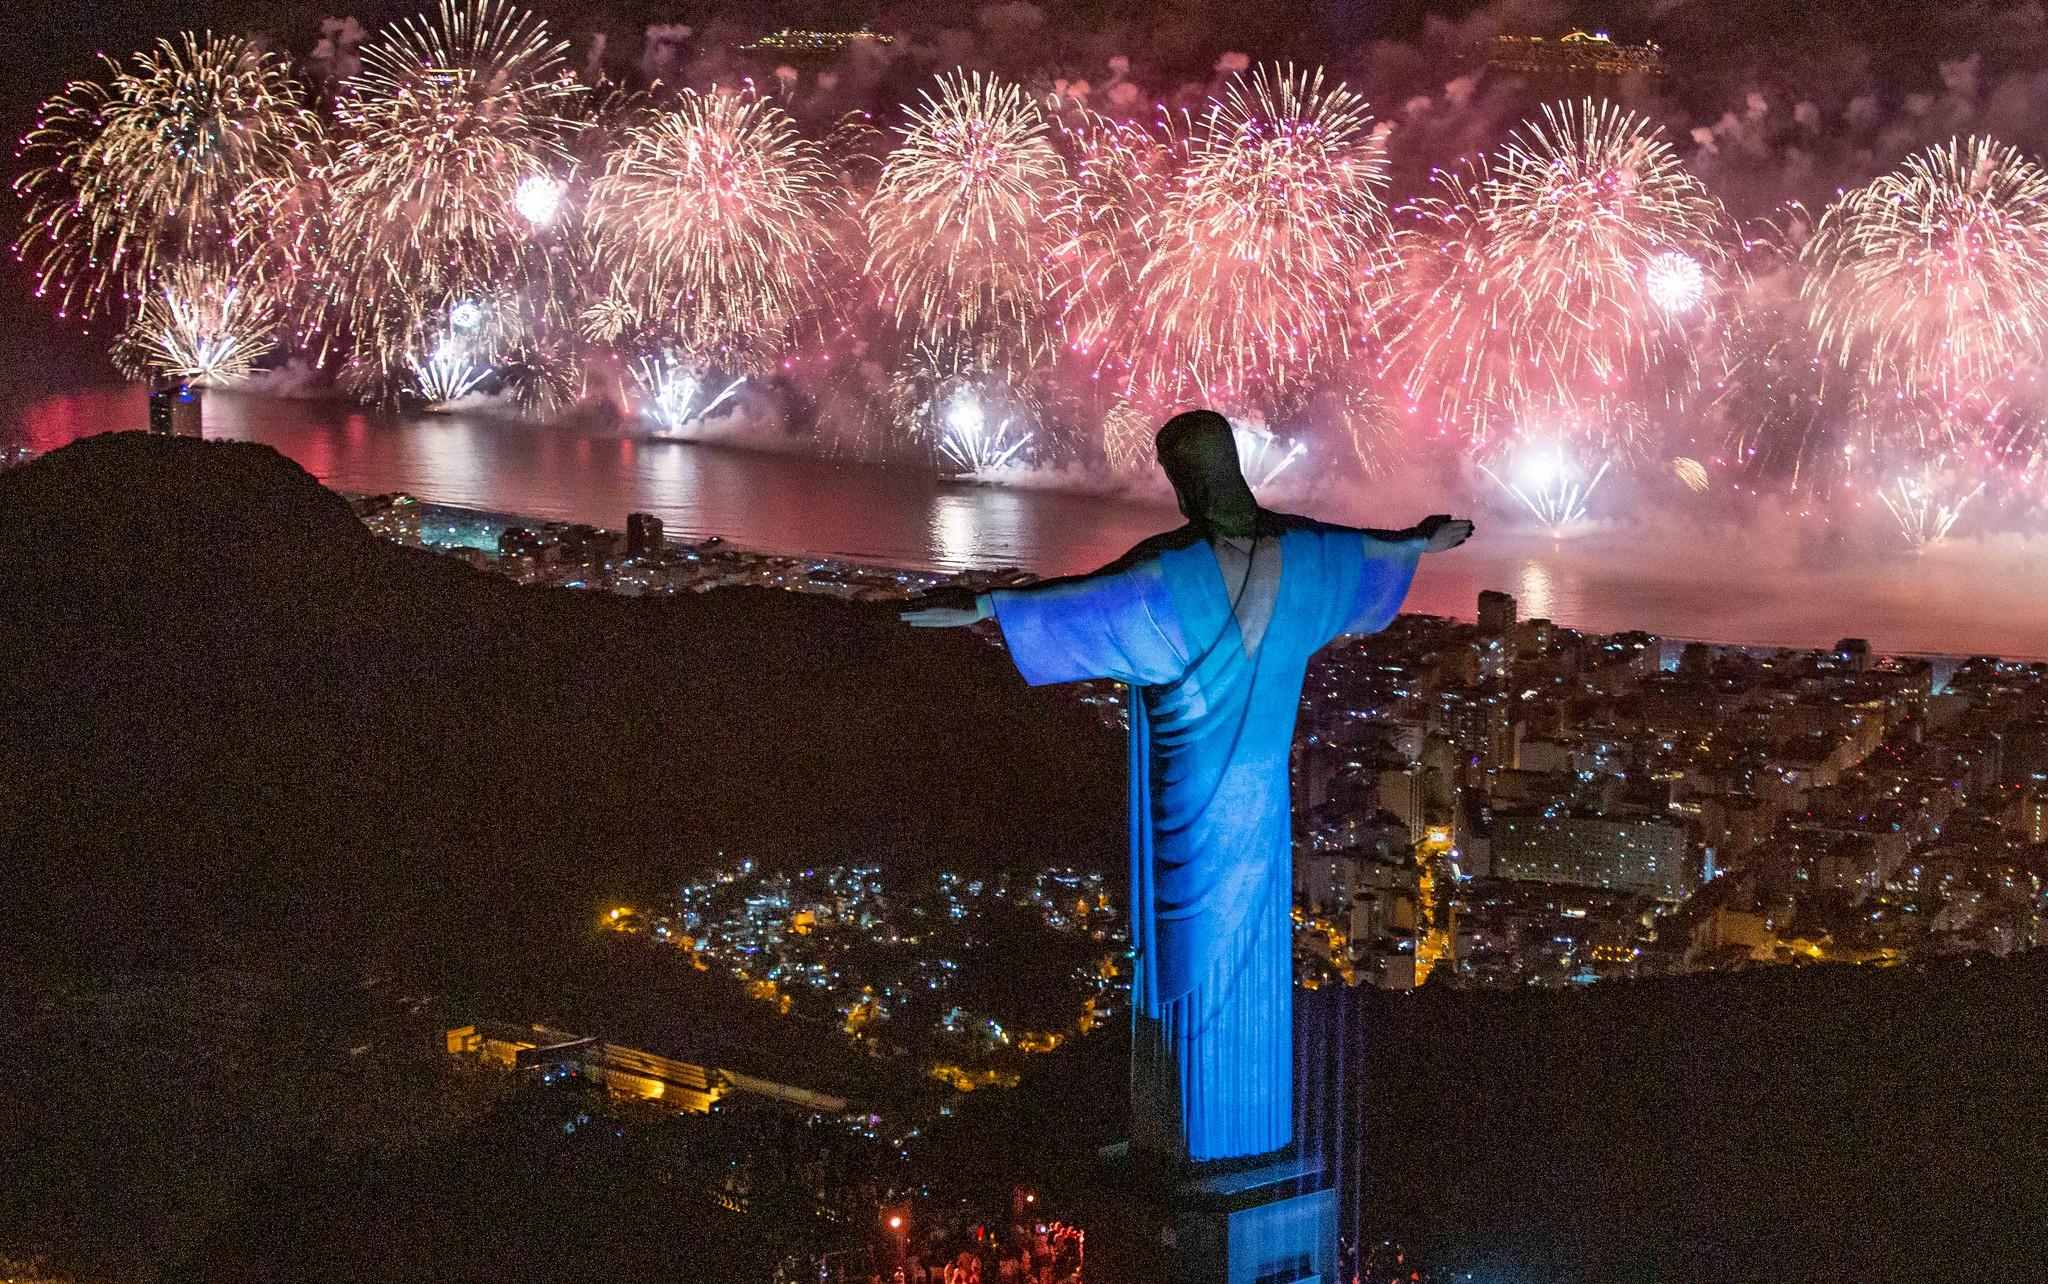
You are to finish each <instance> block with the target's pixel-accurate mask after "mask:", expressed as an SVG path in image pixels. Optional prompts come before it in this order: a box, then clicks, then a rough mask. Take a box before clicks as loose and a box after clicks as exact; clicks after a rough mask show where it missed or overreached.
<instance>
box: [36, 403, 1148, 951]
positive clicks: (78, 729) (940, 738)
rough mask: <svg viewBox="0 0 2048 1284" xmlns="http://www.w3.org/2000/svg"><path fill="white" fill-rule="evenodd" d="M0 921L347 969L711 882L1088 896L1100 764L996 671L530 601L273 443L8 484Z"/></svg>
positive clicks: (985, 663)
mask: <svg viewBox="0 0 2048 1284" xmlns="http://www.w3.org/2000/svg"><path fill="white" fill-rule="evenodd" d="M0 604H4V606H0V711H4V718H0V850H4V851H5V852H6V853H7V857H8V860H9V862H10V865H11V868H10V870H9V873H10V874H11V875H12V877H11V878H9V879H8V880H7V881H6V886H5V888H4V890H0V915H4V918H0V923H4V927H5V930H6V931H7V932H9V933H11V934H14V935H15V936H16V939H33V940H35V941H37V942H38V943H39V944H40V945H41V947H42V948H44V949H46V950H55V951H82V952H83V953H84V954H86V955H89V956H90V957H92V958H93V959H95V960H99V961H106V960H108V959H110V958H130V959H139V960H147V961H151V962H171V963H182V962H193V961H218V960H220V959H223V958H232V957H238V956H240V955H242V954H244V953H246V952H247V951H248V950H249V949H251V948H260V949H261V950H262V951H264V952H266V953H268V952H272V951H276V950H279V949H284V950H290V951H293V952H298V953H303V954H308V955H315V956H319V957H323V958H329V959H331V958H333V957H335V956H337V955H342V956H347V957H360V958H363V959H364V960H365V962H366V963H369V962H374V961H375V960H376V958H377V957H378V955H379V952H380V951H390V950H398V951H413V950H418V949H421V948H430V949H440V948H442V947H446V946H449V945H450V944H451V943H454V942H460V945H459V948H458V949H456V950H455V953H456V954H458V955H461V956H465V957H466V956H469V955H472V954H474V952H475V951H476V950H477V949H479V948H480V947H481V946H482V945H483V944H484V943H485V942H486V941H487V940H488V939H490V938H498V939H501V940H504V941H508V942H516V941H519V940H521V939H525V938H527V937H529V936H531V935H533V934H542V935H545V934H547V933H549V932H550V931H552V930H553V929H555V928H556V927H558V926H560V925H563V924H573V925H574V926H576V927H578V928H580V927H581V926H582V925H583V924H585V923H587V922H588V921H589V919H590V915H591V914H592V913H593V912H594V911H595V909H596V907H597V905H598V904H599V903H600V901H601V900H602V899H603V898H606V897H609V896H613V895H618V894H637V893H641V892H645V891H652V890H659V889H660V888H663V887H666V886H670V885H671V881H670V880H671V879H672V878H673V876H674V875H675V874H677V873H678V872H681V871H684V870H687V869H689V868H691V867H693V866H695V865H697V864H699V863H701V862H705V861H708V860H711V859H713V858H715V857H716V856H717V854H718V853H721V852H722V853H724V854H725V857H726V859H728V860H737V859H739V858H741V857H752V858H755V859H757V860H760V861H763V862H765V863H769V864H780V863H788V864H795V865H799V866H800V865H802V864H805V863H809V862H812V861H820V862H822V861H836V860H872V861H875V862H878V863H881V864H884V865H893V866H899V867H905V866H907V867H911V868H922V869H935V868H943V867H973V866H981V867H988V866H1006V865H1007V866H1024V865H1043V864H1046V863H1050V862H1071V863H1075V864H1080V865H1085V866H1090V867H1097V868H1101V867H1106V866H1107V864H1108V863H1109V861H1110V859H1111V857H1112V855H1113V851H1112V845H1113V844H1114V843H1115V842H1116V840H1117V837H1118V834H1119V831H1120V826H1119V825H1118V824H1117V816H1118V812H1119V810H1120V808H1121V794H1122V781H1121V763H1120V761H1119V759H1118V753H1117V747H1116V745H1115V743H1114V739H1113V737H1111V736H1109V735H1107V734H1105V733H1104V732H1103V731H1102V730H1101V729H1100V727H1099V726H1098V725H1096V724H1095V723H1094V722H1093V721H1092V719H1090V718H1089V717H1088V716H1087V715H1086V713H1085V711H1084V710H1082V709H1079V708H1077V707H1076V706H1075V705H1074V704H1073V703H1072V702H1070V701H1064V700H1061V699H1059V698H1057V697H1056V696H1049V695H1047V694H1046V693H1031V692H1029V691H1028V690H1027V689H1026V688H1025V687H1024V685H1023V684H1022V682H1021V681H1020V680H1018V679H1017V677H1016V676H1015V675H1014V673H1013V672H1011V671H1010V670H1009V667H1008V666H1007V665H1006V664H1005V663H1004V662H1003V661H1002V659H1001V657H1000V655H998V654H997V653H996V652H994V651H993V650H992V649H991V648H990V647H989V646H988V645H987V644H986V643H984V642H982V641H980V640H978V639H975V638H972V637H968V636H965V635H960V634H933V633H921V632H913V631H911V630H908V629H905V628H903V627H901V626H900V625H898V624H897V623H896V622H895V620H894V618H893V614H892V613H891V612H890V611H889V610H888V609H886V608H880V607H874V606H853V605H846V604H841V603H837V602H834V601H829V600H825V599H821V598H811V597H798V596H795V595H791V594H786V593H776V592H770V591H766V590H732V591H726V592H718V593H712V594H707V595H702V596H685V597H682V598H678V599H642V600H628V599H623V598H614V597H609V596H605V595H595V594H576V593H570V592H547V591H536V590H527V589H522V588H520V587H517V586H515V585H512V584H510V583H508V582H506V581H503V580H501V579H498V578H496V577H493V576H489V575H484V574H479V573H477V572H475V571H472V570H470V569H468V568H467V567H464V566H461V565H459V564H456V563H454V562H451V561H448V560H445V559H441V558H438V557H435V556H432V555H429V554H426V553H421V552H416V551H409V550H404V549H399V548H396V547H392V546H390V545H387V544H385V543H383V542H381V541H378V540H376V539H374V538H373V537H371V536H370V535H369V534H368V533H367V532H365V531H364V530H363V529H362V528H361V526H360V525H359V524H358V523H357V522H356V521H355V520H354V518H353V517H352V516H351V515H350V513H349V511H348V509H347V507H346V506H345V505H344V503H343V502H342V501H341V500H340V499H339V498H337V497H336V496H334V495H333V494H331V493H329V492H327V491H325V490H324V489H322V488H321V487H320V486H318V485H317V484H316V483H315V482H314V481H313V480H312V479H311V478H310V477H308V476H307V475H306V474H305V473H303V472H302V471H301V470H300V469H299V468H298V467H297V466H296V465H294V464H292V463H290V462H289V461H287V460H285V459H283V458H282V457H280V456H278V455H276V454H275V453H274V452H272V451H270V450H269V449H268V448H265V447H259V446H251V445H242V444H228V443H201V442H197V441H190V440H170V439H154V438H148V437H144V436H141V435H136V434H120V435H109V436H105V437H100V438H94V439H90V440H87V441H83V442H80V443H78V444H76V445H74V446H71V447H68V448H66V449H64V450H61V451H58V452H56V453H54V454H52V455H50V456H49V457H47V458H46V459H44V460H41V461H39V462H38V463H37V464H35V465H34V466H32V467H30V468H27V469H23V470H20V471H18V472H16V473H13V474H10V475H7V476H0Z"/></svg>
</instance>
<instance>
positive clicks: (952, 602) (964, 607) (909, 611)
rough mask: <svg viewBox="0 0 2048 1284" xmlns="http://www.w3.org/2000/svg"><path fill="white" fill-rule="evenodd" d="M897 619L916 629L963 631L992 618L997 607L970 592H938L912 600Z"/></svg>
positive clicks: (938, 590)
mask: <svg viewBox="0 0 2048 1284" xmlns="http://www.w3.org/2000/svg"><path fill="white" fill-rule="evenodd" d="M910 601H911V604H910V606H908V607H906V608H905V609H904V610H902V611H901V612H899V613H898V614H897V616H896V618H897V619H899V620H902V621H903V622H904V623H905V624H908V625H909V626H910V627H911V628H913V629H962V628H966V627H967V626H968V625H970V624H979V623H981V622H982V621H983V620H986V619H990V618H992V617H993V616H994V615H995V613H996V610H995V604H994V602H993V601H991V600H990V598H989V595H988V594H986V593H969V592H968V591H967V590H966V589H950V588H948V589H934V590H932V591H931V592H929V593H920V594H918V595H917V596H916V597H914V598H912V599H910Z"/></svg>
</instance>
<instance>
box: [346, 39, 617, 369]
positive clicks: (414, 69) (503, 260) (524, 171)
mask: <svg viewBox="0 0 2048 1284" xmlns="http://www.w3.org/2000/svg"><path fill="white" fill-rule="evenodd" d="M566 49H567V46H566V45H565V44H563V43H561V42H559V41H556V40H553V39H552V38H551V37H550V36H549V34H548V30H547V26H546V24H545V23H544V22H542V21H541V20H540V19H539V18H537V17H535V16H534V15H532V14H530V13H525V12H523V11H520V10H517V9H514V8H511V7H510V6H509V5H506V4H504V3H503V2H502V0H442V3H441V6H440V9H439V11H438V14H437V16H436V17H435V18H434V19H432V20H429V19H426V18H424V17H420V18H411V19H407V20H405V21H403V22H400V23H399V24H397V26H395V27H393V28H392V29H390V31H388V32H387V33H385V34H382V35H380V36H379V37H378V38H377V39H375V40H373V41H371V42H370V43H368V44H366V45H364V46H363V49H362V54H361V57H362V70H361V72H360V73H358V74H357V75H355V76H353V77H351V78H350V79H349V80H347V81H346V82H344V83H343V85H342V87H341V94H340V98H339V100H338V102H337V104H336V107H335V119H336V125H335V134H336V138H337V145H336V148H335V152H334V157H333V160H332V161H331V163H330V164H329V166H328V167H327V171H326V173H325V174H324V176H323V177H324V181H325V184H326V187H327V191H328V198H329V202H330V210H329V231H328V237H329V245H328V247H327V255H328V258H329V261H330V262H331V263H332V264H334V265H335V270H336V271H337V272H339V273H341V274H342V278H341V280H340V281H339V282H338V288H337V290H336V294H337V297H338V298H339V300H340V305H339V308H340V311H341V313H342V316H341V317H340V322H341V324H342V325H344V326H345V327H346V330H347V332H348V337H349V340H350V345H351V359H352V362H353V363H354V364H355V365H356V366H357V367H358V368H359V369H361V370H363V371H364V372H365V374H366V377H368V378H370V379H371V380H372V381H374V379H375V378H376V375H377V372H378V371H380V370H397V369H399V368H400V367H401V366H405V365H413V366H417V365H418V364H419V363H418V360H417V355H416V354H417V351H418V349H419V348H420V346H421V345H422V343H423V335H424V334H425V333H426V332H427V330H428V329H429V328H430V326H431V324H432V321H433V318H434V317H436V316H437V315H438V314H440V313H442V312H443V311H444V310H445V309H447V308H448V307H449V306H450V305H451V304H452V303H453V302H454V301H455V300H457V299H459V298H461V297H463V296H465V295H473V294H478V293H483V292H487V291H513V292H516V293H517V294H518V295H519V296H520V305H521V307H523V308H528V309H533V310H534V311H535V312H540V311H542V310H544V309H545V308H547V307H549V306H551V305H552V300H553V294H554V291H553V288H552V285H551V283H550V282H549V281H548V279H547V278H548V264H549V260H550V255H549V252H548V251H549V244H548V242H547V240H546V239H545V237H544V235H542V233H543V232H544V230H545V229H543V228H540V227H537V226H536V225H535V223H534V222H533V221H530V220H529V218H528V217H526V216H525V215H523V214H522V212H521V205H520V196H519V194H520V192H521V190H522V188H524V189H525V190H526V191H527V192H528V193H529V195H528V201H527V207H528V208H529V209H532V208H533V207H534V203H533V198H532V193H533V191H534V190H535V189H534V188H533V187H532V186H530V184H531V183H532V181H533V180H535V179H542V180H550V179H554V178H555V177H556V176H557V175H558V173H559V172H561V171H564V170H566V169H567V167H568V164H569V159H570V158H569V153H568V150H567V146H566V138H567V136H568V134H569V132H570V130H571V129H572V128H573V126H574V123H575V122H574V121H573V120H572V119H571V117H570V116H569V115H568V113H569V112H570V111H572V110H573V109H574V108H575V107H576V106H577V104H578V102H579V100H580V99H581V97H582V95H583V93H584V91H583V88H582V86H580V85H578V84H577V83H576V81H575V80H574V79H573V78H572V77H571V76H570V73H569V70H568V67H567V64H566V63H565V62H564V61H563V57H562V55H563V54H564V52H565V51H566ZM499 315H500V316H501V317H502V318H504V319H505V321H506V322H507V323H508V326H509V325H510V324H511V322H512V321H513V320H514V310H512V309H501V310H499ZM530 324H532V322H531V321H527V322H524V323H522V324H521V325H518V326H513V327H512V328H514V329H524V328H526V326H528V325H530Z"/></svg>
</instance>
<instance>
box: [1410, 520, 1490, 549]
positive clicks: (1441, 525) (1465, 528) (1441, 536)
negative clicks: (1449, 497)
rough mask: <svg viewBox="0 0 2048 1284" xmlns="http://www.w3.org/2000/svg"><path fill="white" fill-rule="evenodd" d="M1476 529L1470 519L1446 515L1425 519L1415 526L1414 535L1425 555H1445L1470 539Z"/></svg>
mask: <svg viewBox="0 0 2048 1284" xmlns="http://www.w3.org/2000/svg"><path fill="white" fill-rule="evenodd" d="M1477 529H1478V527H1476V526H1474V525H1473V524H1472V519H1471V518H1469V517H1452V516H1451V515H1450V514H1448V513H1438V514H1436V515H1435V516H1432V517H1425V518H1423V519H1422V520H1421V521H1419V522H1417V523H1416V524H1415V534H1416V535H1417V536H1418V537H1420V538H1421V539H1422V541H1423V546H1422V551H1423V552H1425V553H1447V552H1449V551H1450V550H1452V549H1454V548H1456V547H1457V546H1458V545H1460V544H1462V543H1464V542H1465V541H1466V540H1468V539H1471V538H1472V532H1473V531H1475V530H1477Z"/></svg>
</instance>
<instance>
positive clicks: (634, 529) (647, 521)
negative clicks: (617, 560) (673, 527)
mask: <svg viewBox="0 0 2048 1284" xmlns="http://www.w3.org/2000/svg"><path fill="white" fill-rule="evenodd" d="M661 543H662V531H661V519H660V518H659V517H656V516H655V515H654V514H653V513H629V514H627V516H626V556H628V557H646V556H648V555H650V554H653V553H659V552H660V551H661Z"/></svg>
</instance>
